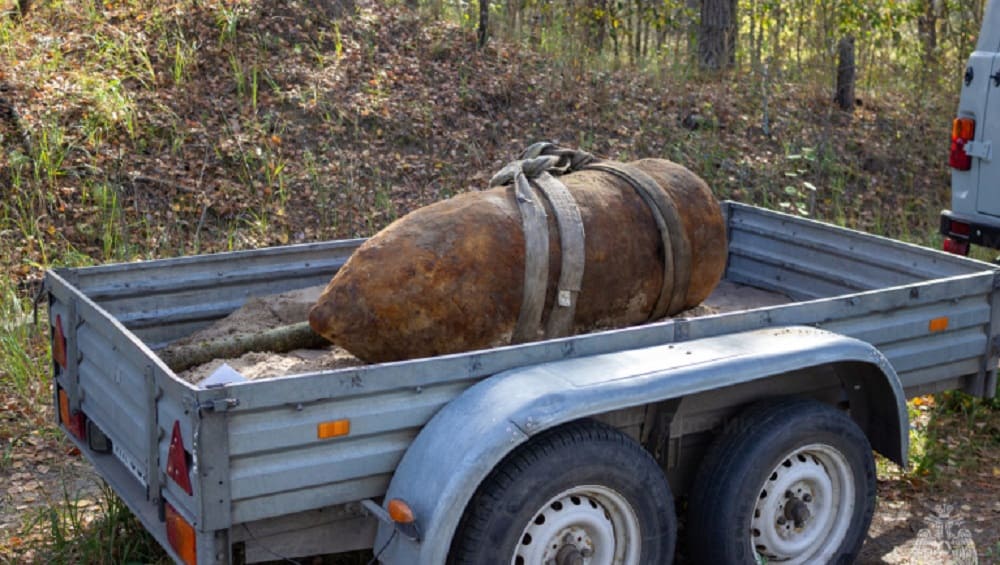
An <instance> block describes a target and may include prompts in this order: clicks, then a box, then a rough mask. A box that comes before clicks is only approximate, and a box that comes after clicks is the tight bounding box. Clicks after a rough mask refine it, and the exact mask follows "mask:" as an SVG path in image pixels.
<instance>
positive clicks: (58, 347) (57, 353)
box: [52, 314, 67, 369]
mask: <svg viewBox="0 0 1000 565" xmlns="http://www.w3.org/2000/svg"><path fill="white" fill-rule="evenodd" d="M52 359H53V360H54V361H55V362H56V363H59V365H60V366H61V367H62V368H63V369H65V368H66V365H67V362H66V334H65V333H63V327H62V316H60V315H59V314H56V324H55V326H53V327H52Z"/></svg>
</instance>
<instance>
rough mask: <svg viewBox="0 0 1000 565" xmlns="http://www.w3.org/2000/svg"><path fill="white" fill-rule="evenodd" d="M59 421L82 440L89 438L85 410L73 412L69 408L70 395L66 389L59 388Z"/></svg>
mask: <svg viewBox="0 0 1000 565" xmlns="http://www.w3.org/2000/svg"><path fill="white" fill-rule="evenodd" d="M59 421H60V422H62V425H64V426H66V429H67V430H69V433H71V434H73V435H74V436H76V437H77V438H79V439H80V440H81V441H86V440H87V433H86V430H87V416H85V415H84V413H83V412H79V411H77V412H71V411H70V408H69V396H67V395H66V391H65V390H63V389H61V388H60V389H59Z"/></svg>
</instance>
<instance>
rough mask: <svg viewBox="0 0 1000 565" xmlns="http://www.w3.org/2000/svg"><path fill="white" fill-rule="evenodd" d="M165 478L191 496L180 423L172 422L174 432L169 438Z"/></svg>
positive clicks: (189, 477)
mask: <svg viewBox="0 0 1000 565" xmlns="http://www.w3.org/2000/svg"><path fill="white" fill-rule="evenodd" d="M167 476H169V477H170V478H171V479H173V480H174V482H175V483H177V486H179V487H181V489H183V490H184V492H186V493H188V494H191V476H190V475H189V474H188V464H187V453H186V452H185V450H184V438H183V436H181V423H180V422H178V421H176V420H175V421H174V431H173V434H172V435H171V436H170V451H168V452H167Z"/></svg>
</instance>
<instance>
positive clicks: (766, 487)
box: [750, 444, 856, 564]
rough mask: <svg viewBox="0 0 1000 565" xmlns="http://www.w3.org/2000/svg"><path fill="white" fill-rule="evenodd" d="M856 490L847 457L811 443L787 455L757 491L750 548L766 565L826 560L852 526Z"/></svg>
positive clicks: (751, 525) (831, 449) (833, 552)
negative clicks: (778, 562) (768, 563)
mask: <svg viewBox="0 0 1000 565" xmlns="http://www.w3.org/2000/svg"><path fill="white" fill-rule="evenodd" d="M855 488H856V485H855V484H854V475H853V473H852V472H851V466H850V464H849V463H848V461H847V458H846V457H844V455H843V454H842V453H841V452H840V451H838V450H836V449H834V448H833V447H831V446H829V445H823V444H812V445H807V446H805V447H801V448H799V449H796V450H795V451H793V452H791V453H789V454H788V455H787V456H786V457H784V458H782V459H781V461H780V462H779V463H778V465H777V466H776V467H775V468H774V469H773V470H772V471H771V473H770V475H769V476H768V477H767V478H766V479H765V480H764V484H763V485H761V488H760V490H759V491H758V495H757V501H756V503H755V505H754V513H753V517H752V518H751V523H750V545H751V549H752V550H753V552H754V553H755V554H756V555H757V556H758V557H762V558H765V559H766V560H767V561H768V562H775V561H780V562H782V563H788V564H797V563H824V562H827V561H829V560H830V558H832V556H833V555H834V554H835V553H836V551H837V550H838V549H839V548H840V545H841V543H842V542H843V540H844V537H845V536H846V535H847V530H848V528H849V527H850V525H851V518H852V516H853V514H854V494H855ZM758 561H760V559H758Z"/></svg>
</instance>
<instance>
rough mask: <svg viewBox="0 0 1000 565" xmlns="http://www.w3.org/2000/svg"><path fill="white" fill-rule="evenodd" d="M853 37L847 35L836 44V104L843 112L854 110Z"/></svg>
mask: <svg viewBox="0 0 1000 565" xmlns="http://www.w3.org/2000/svg"><path fill="white" fill-rule="evenodd" d="M854 71H855V67H854V38H853V37H851V36H847V37H845V38H843V39H841V40H840V43H838V44H837V93H836V95H835V96H834V100H836V102H837V105H838V106H840V109H841V110H844V111H845V112H853V111H854V75H855V72H854Z"/></svg>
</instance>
